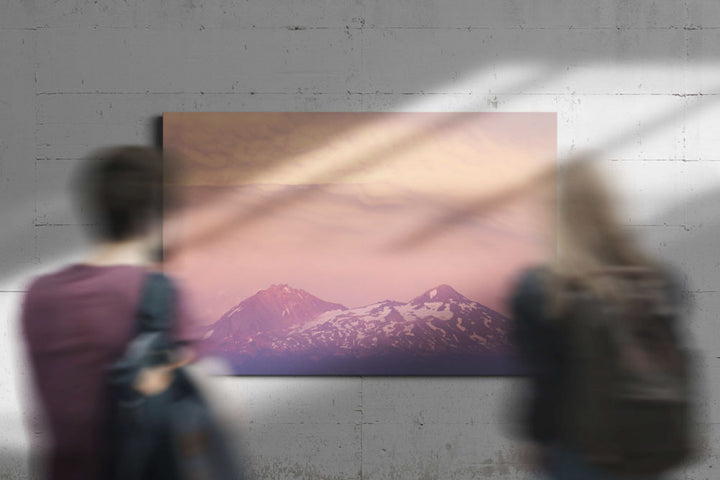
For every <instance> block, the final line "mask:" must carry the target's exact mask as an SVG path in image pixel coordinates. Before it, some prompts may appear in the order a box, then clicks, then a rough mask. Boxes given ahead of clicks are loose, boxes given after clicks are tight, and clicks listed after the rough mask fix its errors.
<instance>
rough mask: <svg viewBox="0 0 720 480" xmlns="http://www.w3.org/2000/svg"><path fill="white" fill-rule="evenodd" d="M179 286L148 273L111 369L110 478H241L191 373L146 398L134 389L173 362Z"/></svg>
mask: <svg viewBox="0 0 720 480" xmlns="http://www.w3.org/2000/svg"><path fill="white" fill-rule="evenodd" d="M175 295H176V292H175V289H174V287H173V284H172V282H171V281H170V279H168V278H167V277H166V276H164V275H162V274H160V273H152V274H148V275H147V276H146V279H145V284H144V286H143V290H142V295H141V301H140V305H139V308H138V313H137V335H136V337H135V338H134V339H133V341H132V342H131V343H130V345H129V346H128V347H127V349H126V351H125V354H124V356H123V357H122V358H121V359H120V360H118V361H117V362H115V363H114V364H113V365H112V366H111V367H110V368H109V375H108V378H109V383H110V436H111V438H110V440H111V441H110V445H111V451H110V474H109V478H111V479H113V480H120V479H122V480H127V479H133V480H144V479H148V480H149V479H152V480H183V479H193V480H195V479H197V480H230V479H232V480H236V479H240V478H242V477H241V475H240V473H241V470H240V469H239V468H237V467H238V465H236V461H235V460H234V459H233V458H232V456H231V453H230V451H229V449H228V446H227V443H226V441H225V439H224V437H223V435H222V434H221V432H220V431H219V428H218V427H217V425H216V423H215V422H214V420H213V419H212V415H211V412H210V409H209V408H208V406H207V404H206V403H205V401H204V399H203V397H202V395H201V394H200V392H199V391H198V389H197V388H196V387H195V385H194V383H193V382H192V380H191V378H190V377H189V375H188V374H187V372H186V371H185V370H184V369H182V368H179V369H177V370H175V372H174V375H175V377H174V380H173V382H172V384H171V386H170V387H169V388H168V389H167V390H165V391H164V392H162V393H160V394H158V395H153V396H149V397H146V396H144V395H142V394H141V393H139V392H137V391H136V390H135V389H134V388H133V383H134V381H135V378H136V376H137V374H138V372H139V371H140V369H142V368H144V367H152V366H157V365H161V364H166V363H169V362H170V360H171V356H172V350H173V348H174V345H173V343H172V341H171V339H170V335H169V332H170V329H171V324H172V320H173V318H174V311H173V306H174V305H175V303H176V302H175Z"/></svg>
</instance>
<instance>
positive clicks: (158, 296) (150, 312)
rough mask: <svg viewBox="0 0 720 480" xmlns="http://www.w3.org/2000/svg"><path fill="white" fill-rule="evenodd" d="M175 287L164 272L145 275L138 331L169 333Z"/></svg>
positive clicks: (138, 314)
mask: <svg viewBox="0 0 720 480" xmlns="http://www.w3.org/2000/svg"><path fill="white" fill-rule="evenodd" d="M174 305H175V288H174V286H173V283H172V281H171V280H170V279H169V278H168V277H167V276H166V275H164V274H163V273H160V272H151V273H148V274H146V275H145V279H144V282H143V287H142V293H141V294H140V304H139V306H138V310H137V323H136V327H137V333H138V334H140V333H155V332H165V333H169V331H170V329H171V327H172V318H173V315H174V313H175V312H174Z"/></svg>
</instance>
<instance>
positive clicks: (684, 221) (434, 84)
mask: <svg viewBox="0 0 720 480" xmlns="http://www.w3.org/2000/svg"><path fill="white" fill-rule="evenodd" d="M719 27H720V4H718V3H716V2H712V1H692V0H685V1H663V0H655V1H653V0H638V1H610V0H584V1H580V0H558V1H546V0H541V1H538V0H536V1H520V0H484V1H480V0H445V1H442V2H432V1H410V0H396V1H391V2H388V1H382V0H335V1H323V0H294V1H283V2H280V1H272V0H243V1H231V0H208V1H202V2H201V1H195V0H155V1H141V0H124V1H114V2H110V1H100V2H98V1H89V0H55V1H50V0H0V205H1V207H0V225H2V230H0V282H1V283H2V285H1V286H0V289H1V290H2V291H1V292H0V306H2V309H1V310H0V311H2V312H3V313H4V315H3V318H4V319H5V321H4V322H2V326H1V327H0V332H1V333H2V336H1V338H2V345H0V347H1V348H0V351H2V361H1V362H0V462H1V464H0V478H27V476H28V469H27V466H26V463H27V435H26V434H25V431H24V429H23V423H22V417H21V415H20V413H19V412H20V411H21V403H23V402H25V401H26V395H25V394H24V393H23V385H24V383H25V381H26V380H27V377H26V373H25V370H24V369H23V368H22V367H17V366H16V364H15V362H14V361H13V359H14V358H15V357H16V356H18V355H19V353H18V345H17V342H16V339H15V335H16V333H17V332H16V324H15V321H16V311H17V307H18V304H19V301H20V299H21V297H22V288H23V285H24V284H25V282H26V279H27V278H28V276H29V275H32V274H34V273H36V272H39V271H45V270H47V269H49V268H53V267H54V266H56V265H58V264H60V263H63V262H66V261H68V260H69V259H72V258H73V257H74V256H76V255H78V254H79V253H80V252H81V251H82V248H83V246H84V245H85V240H84V238H83V237H82V233H81V229H80V227H79V226H78V222H79V220H78V219H77V218H76V217H75V216H74V215H73V214H72V212H71V209H70V205H69V203H68V201H67V199H66V195H65V194H66V192H65V184H66V181H67V179H68V177H69V174H70V173H71V172H72V170H73V168H75V166H76V165H77V163H78V159H79V158H81V157H82V156H83V155H85V154H86V153H87V152H88V151H90V150H91V149H93V148H95V147H98V146H103V145H107V144H114V143H150V142H151V141H152V129H151V124H152V118H153V117H155V116H157V115H160V114H161V113H162V112H163V111H196V110H197V111H273V110H275V111H555V112H558V124H559V125H558V127H559V134H558V144H559V153H560V155H561V156H567V155H569V154H572V153H573V152H575V151H578V150H580V149H583V148H597V149H600V150H601V151H602V152H603V155H604V156H605V157H606V158H607V159H608V160H607V164H608V167H609V168H610V170H611V172H612V173H613V176H614V178H615V179H617V181H618V184H619V185H620V187H621V191H622V193H623V195H624V198H625V200H626V201H627V207H626V209H625V210H624V212H625V215H624V220H625V221H626V222H627V224H628V226H629V228H631V229H632V230H635V231H637V233H638V234H640V235H641V236H642V238H643V239H644V241H645V242H646V243H647V245H648V246H649V247H650V248H651V249H652V250H653V251H654V252H655V253H657V254H658V255H660V256H662V257H663V258H666V259H668V260H669V261H671V262H674V263H676V264H677V265H678V266H679V267H680V268H682V269H684V271H685V272H686V273H687V275H688V277H689V278H690V280H691V283H690V287H689V288H690V294H691V296H692V297H693V299H694V301H695V304H696V310H695V315H694V316H693V317H692V319H691V323H690V329H691V331H692V333H693V335H694V337H695V340H696V343H697V345H698V346H699V348H700V354H701V356H700V358H701V363H702V365H703V370H704V372H705V375H706V377H707V379H708V384H707V385H708V386H707V387H706V390H707V392H706V395H705V396H704V397H703V405H704V407H705V411H706V416H705V417H704V419H703V428H704V429H705V430H707V432H708V434H709V436H710V439H711V440H710V442H711V443H710V446H709V447H708V449H707V451H706V452H705V455H704V458H703V461H702V462H701V463H699V464H697V465H695V466H692V467H689V468H688V469H686V470H683V471H681V472H679V473H678V477H679V478H688V479H705V478H716V475H717V473H714V472H715V471H716V470H718V469H719V468H720V465H718V463H717V462H718V454H719V453H720V447H718V446H717V445H718V441H719V440H720V429H719V428H718V427H717V424H718V422H719V421H720V404H719V403H718V398H720V397H719V396H718V395H720V383H719V382H718V380H717V378H720V375H719V374H720V363H719V361H718V360H717V358H718V354H719V353H720V351H719V349H720V334H719V333H718V331H719V330H718V329H717V326H716V312H718V309H719V308H720V260H719V258H720V247H717V241H718V240H717V239H718V238H720V235H718V234H720V212H718V211H717V207H716V206H717V205H718V204H719V203H718V200H720V153H718V147H719V146H720V142H719V141H718V139H719V138H720V122H718V121H717V119H718V112H719V109H718V105H717V101H718V99H720V97H718V92H719V91H720V58H718V56H720V50H718V48H717V46H718V45H720V28H719ZM208 389H209V391H210V394H211V397H212V398H214V399H216V400H220V399H222V401H221V402H219V405H220V408H221V412H222V415H223V417H224V418H227V419H228V425H229V426H231V428H233V429H234V430H235V431H236V432H237V433H238V435H237V442H238V448H241V449H242V450H243V451H244V452H245V454H246V456H247V457H248V460H249V463H250V465H251V468H252V470H253V471H254V472H255V473H257V474H259V476H260V477H262V478H279V479H286V478H288V479H289V478H292V479H295V478H307V479H353V478H364V479H396V478H397V479H418V478H427V479H430V478H453V479H466V478H483V479H484V478H496V479H500V478H503V479H505V478H507V479H525V478H529V475H530V473H529V471H528V467H527V460H526V459H525V458H524V457H523V456H522V447H521V446H520V445H519V444H518V443H516V442H515V440H513V439H512V437H511V435H510V434H509V433H508V427H509V426H508V425H507V422H508V417H507V416H506V415H505V413H506V410H507V404H508V399H510V398H512V396H513V395H512V394H513V393H514V392H515V390H516V389H517V384H516V383H515V382H514V381H511V380H509V379H499V378H390V379H385V378H357V377H351V378H255V379H242V378H223V379H213V380H211V381H209V383H208Z"/></svg>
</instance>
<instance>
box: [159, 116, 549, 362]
mask: <svg viewBox="0 0 720 480" xmlns="http://www.w3.org/2000/svg"><path fill="white" fill-rule="evenodd" d="M163 139H164V140H163V141H164V147H165V148H166V149H167V150H168V151H170V152H173V153H175V154H176V155H177V159H179V160H178V162H176V163H177V165H176V166H175V167H176V168H175V169H174V170H175V171H174V172H173V175H172V177H169V180H168V183H167V185H166V187H165V188H166V189H168V192H172V193H173V196H174V197H176V198H179V209H178V214H177V215H175V216H174V217H173V218H174V219H173V220H172V221H171V222H170V223H168V224H167V226H166V239H167V245H166V246H167V247H168V249H169V250H170V253H171V255H169V257H168V268H169V269H170V270H171V271H172V272H173V274H174V275H176V276H177V277H178V278H179V279H180V281H181V282H182V284H183V286H184V288H185V289H186V290H187V292H188V293H189V295H190V297H191V298H192V299H193V303H194V305H195V310H196V312H197V313H198V315H199V316H200V318H201V322H202V324H203V332H204V341H203V342H204V345H203V346H204V350H205V351H206V353H207V355H209V356H212V357H215V358H216V359H217V360H218V361H219V362H221V363H222V364H223V365H226V367H227V369H226V372H227V373H232V374H238V375H508V374H515V373H518V372H519V366H518V364H517V363H516V362H515V360H514V355H513V350H512V346H511V342H510V339H509V337H508V333H509V325H510V323H509V322H510V320H509V318H508V308H507V305H506V300H507V295H508V294H509V291H510V288H511V287H512V284H513V282H514V281H515V279H516V277H517V275H518V274H519V273H520V272H521V270H522V269H524V268H527V267H528V266H530V265H532V264H533V263H536V262H538V261H541V260H542V259H543V258H544V257H545V256H546V255H548V253H549V251H550V249H551V247H552V245H553V241H552V233H551V232H552V229H551V228H549V227H548V226H549V225H551V224H552V218H551V217H552V212H551V211H550V210H551V209H549V208H548V204H549V199H548V196H547V192H548V191H550V190H551V189H548V188H532V186H533V185H535V184H536V183H537V182H533V179H536V178H539V177H542V176H543V172H552V171H554V168H555V158H556V116H555V114H553V113H166V114H165V115H164V117H163ZM544 178H546V179H548V178H553V177H552V175H545V176H544ZM546 187H547V185H546Z"/></svg>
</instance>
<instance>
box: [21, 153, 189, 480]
mask: <svg viewBox="0 0 720 480" xmlns="http://www.w3.org/2000/svg"><path fill="white" fill-rule="evenodd" d="M162 185H163V157H162V154H161V153H160V152H159V151H157V150H155V149H151V148H146V147H132V146H131V147H118V148H112V149H108V150H104V151H102V152H99V153H98V154H96V155H94V156H93V157H92V158H91V159H89V160H88V161H87V165H86V166H85V168H84V169H83V170H82V172H81V174H80V176H79V177H78V181H77V182H76V184H75V185H74V186H75V187H76V188H77V190H78V193H79V194H80V198H81V200H82V203H81V209H82V210H83V211H84V213H87V214H89V215H90V217H91V220H92V225H93V228H92V231H93V233H94V234H95V237H96V240H97V245H96V248H95V249H94V250H93V251H92V252H90V254H89V255H88V256H87V257H86V259H85V260H84V261H82V262H81V263H77V264H73V265H69V266H67V267H65V268H62V269H61V270H59V271H57V272H54V273H50V274H47V275H43V276H40V277H38V278H36V279H35V280H34V281H33V282H32V283H31V285H30V286H29V289H28V292H27V295H26V297H25V300H24V304H23V309H22V326H23V333H24V337H25V341H26V344H27V352H28V357H29V359H30V365H31V367H32V373H33V377H34V386H35V389H36V393H37V396H38V399H39V404H40V405H41V406H42V409H43V418H44V420H45V422H46V428H47V434H48V440H49V445H48V451H47V452H46V454H47V458H46V463H47V464H46V465H45V466H44V468H43V470H44V471H45V475H46V477H47V478H51V479H74V480H91V479H101V478H106V477H107V475H106V473H107V471H106V464H107V461H108V441H109V440H108V425H107V420H108V418H107V412H108V402H109V396H108V388H107V381H106V378H107V367H108V366H109V365H110V364H111V363H113V362H114V361H116V360H117V359H118V358H120V357H121V356H122V355H123V353H124V350H125V348H126V346H127V345H128V343H129V342H130V340H131V339H132V338H133V337H134V335H135V333H136V327H137V323H136V311H137V307H138V303H139V300H140V293H141V289H142V285H143V280H144V278H145V275H146V274H147V273H148V272H150V271H152V270H154V269H156V268H157V261H158V258H157V257H158V253H159V252H161V241H162V239H161V238H162V237H161V228H160V227H161V220H162V212H163V208H162V206H163V189H162ZM177 302H178V305H176V309H175V311H176V312H178V313H177V316H176V318H175V319H174V329H173V332H172V333H173V338H174V340H175V341H176V342H177V344H178V345H179V348H180V346H182V345H187V346H189V344H190V343H191V342H193V341H194V340H195V339H196V338H197V337H196V333H197V329H196V328H194V324H193V321H192V317H191V315H190V314H189V308H188V306H187V300H186V297H185V296H183V295H178V300H177ZM184 350H187V351H183V353H182V355H180V358H181V360H179V361H178V365H179V364H182V363H186V362H187V361H189V359H190V358H191V357H192V353H191V352H192V350H191V349H190V348H187V349H184ZM175 366H177V365H171V366H163V367H157V368H155V369H152V370H147V371H144V372H143V373H142V374H141V375H139V376H138V381H137V383H136V389H137V390H139V391H140V392H142V393H144V394H147V395H152V394H155V393H159V392H161V391H163V390H164V389H165V388H166V387H167V386H168V385H169V383H170V382H171V370H172V368H174V367H175Z"/></svg>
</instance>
